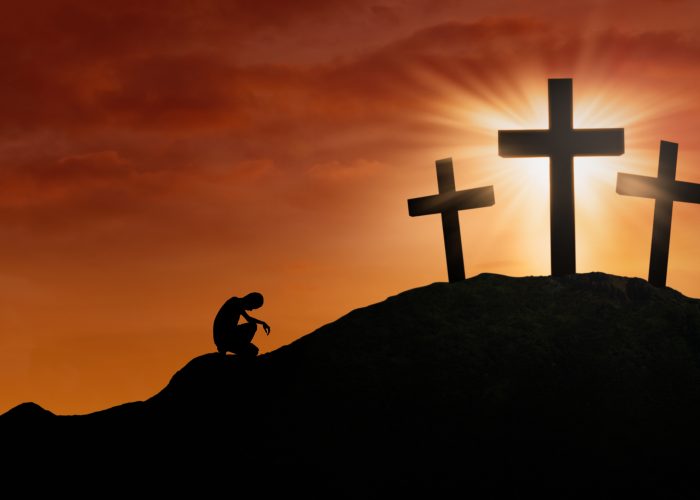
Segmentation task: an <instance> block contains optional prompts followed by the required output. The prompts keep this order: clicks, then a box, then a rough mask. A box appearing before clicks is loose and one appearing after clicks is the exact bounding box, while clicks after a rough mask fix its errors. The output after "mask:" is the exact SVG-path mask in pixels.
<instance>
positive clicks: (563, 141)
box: [498, 128, 625, 158]
mask: <svg viewBox="0 0 700 500" xmlns="http://www.w3.org/2000/svg"><path fill="white" fill-rule="evenodd" d="M624 153H625V130H624V129H621V128H588V129H580V130H571V131H567V132H564V133H554V132H553V131H552V132H550V131H549V130H499V131H498V154H499V156H501V157H502V158H541V157H545V156H563V155H566V156H620V155H622V154H624Z"/></svg>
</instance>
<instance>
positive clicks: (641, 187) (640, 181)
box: [617, 141, 700, 287]
mask: <svg viewBox="0 0 700 500" xmlns="http://www.w3.org/2000/svg"><path fill="white" fill-rule="evenodd" d="M677 158H678V144H676V143H674V142H667V141H661V148H660V151H659V175H658V177H656V178H654V177H645V176H643V175H633V174H623V173H618V174H617V192H618V194H624V195H628V196H640V197H643V198H654V199H655V200H656V203H655V206H654V226H653V229H652V233H651V256H650V257H649V283H651V284H652V285H656V286H661V287H663V286H666V272H667V270H668V251H669V247H670V244H671V216H672V215H673V202H674V201H683V202H686V203H700V184H692V183H690V182H681V181H677V180H676V159H677Z"/></svg>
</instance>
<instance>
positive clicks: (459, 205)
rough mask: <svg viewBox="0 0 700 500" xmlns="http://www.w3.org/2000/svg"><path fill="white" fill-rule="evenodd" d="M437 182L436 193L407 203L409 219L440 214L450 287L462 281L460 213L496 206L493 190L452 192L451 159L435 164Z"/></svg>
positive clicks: (453, 189)
mask: <svg viewBox="0 0 700 500" xmlns="http://www.w3.org/2000/svg"><path fill="white" fill-rule="evenodd" d="M435 167H436V169H437V178H438V193H440V194H436V195H432V196H424V197H422V198H413V199H411V200H408V215H410V216H411V217H417V216H420V215H431V214H441V215H442V233H443V236H444V239H445V254H446V257H447V276H448V278H449V280H450V283H454V282H456V281H461V280H463V279H464V278H465V275H464V256H463V255H462V235H461V234H460V230H459V211H460V210H469V209H472V208H481V207H490V206H492V205H493V204H494V203H496V201H495V198H494V194H493V186H487V187H480V188H476V189H466V190H463V191H455V176H454V170H453V168H452V158H445V159H444V160H438V161H436V162H435Z"/></svg>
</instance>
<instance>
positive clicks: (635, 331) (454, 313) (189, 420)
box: [0, 273, 700, 497]
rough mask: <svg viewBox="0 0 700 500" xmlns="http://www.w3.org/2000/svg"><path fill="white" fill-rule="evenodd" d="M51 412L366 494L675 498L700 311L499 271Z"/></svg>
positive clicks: (688, 430) (684, 475)
mask: <svg viewBox="0 0 700 500" xmlns="http://www.w3.org/2000/svg"><path fill="white" fill-rule="evenodd" d="M51 420H52V421H54V423H53V424H52V427H51V429H52V430H51V432H59V430H60V429H61V428H64V427H66V428H70V429H71V432H74V433H75V432H77V433H78V435H80V432H83V430H84V429H87V428H91V429H93V428H100V429H104V428H109V429H118V428H123V426H124V425H126V423H128V426H129V427H128V428H129V429H130V430H129V433H128V439H132V440H134V441H138V439H140V438H139V436H144V435H148V436H149V439H157V436H162V437H165V436H167V437H168V438H169V439H170V438H171V437H172V436H173V427H177V429H178V431H177V434H176V436H177V441H178V443H182V442H183V441H187V442H188V444H189V445H193V446H199V447H200V453H206V452H205V451H203V450H204V448H206V447H207V446H209V445H210V444H212V445H213V443H223V442H226V441H227V440H232V441H233V442H235V444H236V449H237V452H236V453H237V454H238V453H241V450H243V453H249V454H251V456H255V457H258V458H259V459H261V460H263V461H264V462H267V463H274V464H276V466H277V467H280V468H281V469H285V470H289V469H291V468H293V469H294V470H298V471H302V472H300V474H301V476H302V477H303V471H307V472H308V471H314V472H313V477H314V479H313V481H312V482H313V483H317V482H318V481H319V478H320V477H322V478H324V479H325V480H326V481H327V482H328V484H337V485H343V488H344V489H343V490H342V491H343V492H345V493H347V492H348V491H349V492H351V493H352V494H354V495H364V496H367V494H369V493H371V492H377V491H379V490H382V489H385V490H386V491H389V490H390V491H391V492H394V493H396V492H398V491H401V492H408V491H410V492H416V491H424V492H432V493H434V492H440V491H443V490H444V491H447V490H448V489H449V490H450V491H453V490H454V489H455V488H459V489H460V491H461V490H462V489H463V488H466V489H467V490H469V491H475V489H476V488H477V487H479V488H486V489H489V490H492V489H493V488H495V487H498V488H506V489H508V491H509V492H510V493H511V494H513V493H515V496H516V497H517V496H518V495H517V492H519V491H523V490H524V488H525V487H526V486H527V485H530V486H532V485H537V486H538V487H544V488H549V489H551V490H552V491H560V492H568V493H569V494H571V493H573V492H583V491H586V492H588V493H591V494H596V495H597V494H599V493H600V492H601V491H603V490H604V491H612V490H614V489H615V488H619V489H620V493H621V494H622V493H623V492H626V493H629V492H630V491H631V490H636V489H640V490H644V491H651V490H652V489H654V491H661V492H663V493H664V494H666V495H668V494H669V492H670V491H672V490H674V489H676V488H680V487H681V486H683V485H685V484H686V481H690V478H691V477H692V472H694V469H695V468H696V467H697V466H698V459H697V458H695V457H696V456H697V455H698V454H697V453H696V452H695V450H696V449H697V448H698V446H700V431H699V429H700V428H699V422H700V303H699V302H698V301H697V300H694V299H690V298H687V297H684V296H683V295H681V294H679V293H677V292H675V291H674V290H671V289H668V288H666V289H657V288H654V287H652V286H650V285H649V284H648V283H647V282H645V281H643V280H640V279H628V278H621V277H617V276H610V275H606V274H601V273H592V274H582V275H575V276H570V277H565V278H551V277H528V278H509V277H505V276H498V275H487V274H484V275H480V276H477V277H475V278H472V279H469V280H466V281H463V282H460V283H454V284H445V283H436V284H433V285H429V286H426V287H423V288H418V289H415V290H410V291H407V292H404V293H401V294H399V295H397V296H395V297H390V298H389V299H387V300H386V301H384V302H382V303H379V304H375V305H372V306H369V307H366V308H362V309H358V310H355V311H353V312H351V313H350V314H348V315H346V316H344V317H342V318H340V319H339V320H338V321H336V322H334V323H331V324H329V325H326V326H324V327H322V328H320V329H319V330H317V331H315V332H313V333H311V334H309V335H307V336H305V337H303V338H301V339H299V340H297V341H296V342H294V343H292V344H290V345H288V346H285V347H283V348H281V349H278V350H276V351H274V352H271V353H269V354H266V355H264V356H260V357H259V358H258V359H257V360H255V361H254V362H248V363H245V362H242V361H241V360H239V359H237V358H235V357H233V356H228V357H224V356H220V355H218V354H207V355H204V356H200V357H198V358H195V359H193V360H192V361H190V362H189V363H188V364H187V365H186V366H185V367H183V368H182V369H181V370H180V371H178V372H177V373H176V374H175V375H174V376H173V378H172V380H171V381H170V383H169V384H168V386H167V387H165V388H164V389H163V390H162V391H161V392H160V393H159V394H157V395H156V396H154V397H152V398H151V399H149V400H147V401H145V402H143V403H131V404H127V405H122V406H119V407H116V408H113V409H109V410H105V411H102V412H97V413H94V414H91V415H87V416H81V417H60V418H56V419H51ZM15 421H16V419H15ZM0 424H2V425H3V426H7V427H9V426H11V425H12V424H11V422H9V421H8V419H6V418H3V419H2V421H0ZM57 429H58V430H57ZM74 435H75V434H74ZM119 435H120V436H122V437H121V438H120V439H122V438H123V436H124V435H123V434H119ZM154 436H156V437H154ZM122 444H123V443H122ZM200 456H201V455H200ZM256 460H257V459H256ZM310 481H311V480H310ZM562 488H563V489H562ZM611 489H612V490H611ZM336 493H337V494H336V495H335V496H338V495H339V494H340V493H341V491H336ZM341 496H342V495H341ZM348 496H350V495H349V494H348ZM569 496H570V495H569ZM598 496H599V495H598Z"/></svg>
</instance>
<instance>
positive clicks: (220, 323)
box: [214, 297, 243, 346]
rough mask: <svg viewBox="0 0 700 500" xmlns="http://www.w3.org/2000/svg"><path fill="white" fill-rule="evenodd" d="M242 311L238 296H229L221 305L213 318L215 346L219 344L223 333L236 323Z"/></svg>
mask: <svg viewBox="0 0 700 500" xmlns="http://www.w3.org/2000/svg"><path fill="white" fill-rule="evenodd" d="M242 312H243V305H242V304H241V299H240V298H238V297H231V298H230V299H228V300H227V301H226V302H224V305H223V306H221V309H219V312H218V313H216V317H215V318H214V343H215V344H216V345H217V346H218V345H220V344H221V340H222V339H223V335H224V334H225V333H226V332H227V331H231V330H232V329H233V328H234V327H235V326H236V325H237V324H238V320H239V319H240V317H241V313H242Z"/></svg>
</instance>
